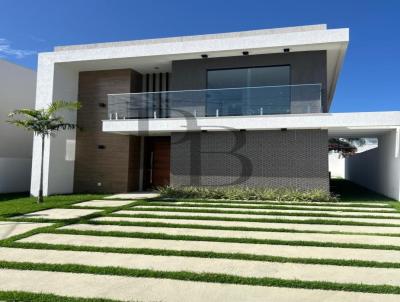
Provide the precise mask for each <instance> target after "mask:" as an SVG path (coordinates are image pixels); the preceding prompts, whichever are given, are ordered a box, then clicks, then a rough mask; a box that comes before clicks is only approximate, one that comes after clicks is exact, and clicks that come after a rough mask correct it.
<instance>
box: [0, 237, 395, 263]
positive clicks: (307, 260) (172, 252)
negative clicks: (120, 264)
mask: <svg viewBox="0 0 400 302" xmlns="http://www.w3.org/2000/svg"><path fill="white" fill-rule="evenodd" d="M4 246H5V247H12V248H25V249H41V250H59V251H84V252H100V253H120V254H142V255H157V256H183V257H197V258H216V259H236V260H252V261H264V262H265V261H267V262H279V263H302V264H323V265H336V266H357V267H377V268H400V263H398V262H376V261H365V260H342V259H323V258H320V259H311V258H301V257H298V258H288V257H279V256H268V255H253V254H243V253H216V252H202V251H180V250H163V249H151V248H118V247H95V246H79V245H76V246H74V245H67V244H49V243H33V242H32V243H27V242H12V243H9V244H5V245H4Z"/></svg>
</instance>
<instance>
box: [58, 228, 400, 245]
mask: <svg viewBox="0 0 400 302" xmlns="http://www.w3.org/2000/svg"><path fill="white" fill-rule="evenodd" d="M61 229H66V230H80V231H100V232H122V233H148V234H167V235H178V236H200V237H218V238H249V239H263V240H283V241H314V242H333V243H357V244H374V245H394V246H399V247H400V237H389V236H371V235H358V234H353V235H344V234H318V233H288V232H255V231H233V230H213V229H191V228H171V227H168V228H167V227H144V226H120V225H93V224H74V225H68V226H65V227H63V228H61Z"/></svg>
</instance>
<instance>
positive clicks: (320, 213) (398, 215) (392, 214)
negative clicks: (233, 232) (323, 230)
mask: <svg viewBox="0 0 400 302" xmlns="http://www.w3.org/2000/svg"><path fill="white" fill-rule="evenodd" d="M134 209H153V210H154V209H176V210H203V211H215V210H219V211H236V212H248V213H257V214H258V213H277V212H279V213H293V214H313V215H315V216H325V215H337V216H365V217H377V216H384V217H391V218H399V219H400V213H399V212H386V213H376V212H375V213H373V212H349V211H346V210H341V211H329V210H324V211H310V210H307V209H304V210H289V209H287V208H285V209H283V210H282V209H243V208H228V207H218V208H217V209H216V208H214V207H180V206H169V205H167V206H162V207H159V206H135V208H134ZM393 210H394V209H393Z"/></svg>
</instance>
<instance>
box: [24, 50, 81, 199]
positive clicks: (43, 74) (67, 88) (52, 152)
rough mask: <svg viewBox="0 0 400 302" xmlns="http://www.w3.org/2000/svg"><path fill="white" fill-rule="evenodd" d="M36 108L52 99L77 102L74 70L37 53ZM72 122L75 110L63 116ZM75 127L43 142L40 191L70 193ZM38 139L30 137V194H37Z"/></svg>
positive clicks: (42, 106) (71, 190)
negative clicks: (41, 186)
mask: <svg viewBox="0 0 400 302" xmlns="http://www.w3.org/2000/svg"><path fill="white" fill-rule="evenodd" d="M38 63H39V64H38V79H37V93H36V108H37V109H38V108H46V107H48V105H49V104H51V103H52V102H53V101H54V100H64V101H77V97H78V72H76V71H73V70H71V69H69V68H68V67H67V66H64V65H62V64H54V62H53V61H52V60H47V58H46V57H45V56H40V55H39V62H38ZM64 117H65V119H66V120H67V121H69V122H72V123H74V122H76V112H75V111H73V112H67V113H66V114H65V115H64ZM74 146H75V130H73V131H62V132H60V133H59V134H57V136H56V137H51V138H47V139H46V142H45V151H44V163H43V166H44V167H43V194H44V195H51V194H61V193H73V179H74V164H75V148H74ZM40 150H41V139H40V137H35V138H34V145H33V157H32V178H31V194H32V195H34V196H37V194H38V192H39V182H40V163H41V151H40Z"/></svg>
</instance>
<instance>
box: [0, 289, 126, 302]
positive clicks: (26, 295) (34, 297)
mask: <svg viewBox="0 0 400 302" xmlns="http://www.w3.org/2000/svg"><path fill="white" fill-rule="evenodd" d="M0 300H2V301H13V302H17V301H18V302H32V301H34V302H122V301H119V300H110V299H101V298H80V297H76V298H75V297H66V296H59V295H53V294H45V293H30V292H23V291H0Z"/></svg>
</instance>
